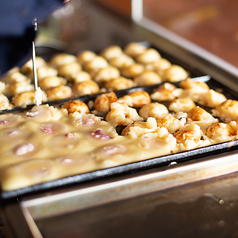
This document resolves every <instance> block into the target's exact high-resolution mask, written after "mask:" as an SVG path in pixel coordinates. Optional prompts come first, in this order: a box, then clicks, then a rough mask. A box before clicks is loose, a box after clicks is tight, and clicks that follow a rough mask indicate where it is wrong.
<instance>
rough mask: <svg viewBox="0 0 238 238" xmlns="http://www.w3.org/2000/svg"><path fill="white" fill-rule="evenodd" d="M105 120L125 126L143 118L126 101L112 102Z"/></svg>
mask: <svg viewBox="0 0 238 238" xmlns="http://www.w3.org/2000/svg"><path fill="white" fill-rule="evenodd" d="M106 121H108V122H110V123H112V125H115V126H117V125H119V126H127V125H129V124H131V123H133V122H135V121H143V118H142V117H140V116H139V115H138V113H137V111H136V109H134V108H131V107H129V106H128V105H127V104H126V103H119V102H113V103H112V104H111V110H110V111H109V112H108V114H107V115H106Z"/></svg>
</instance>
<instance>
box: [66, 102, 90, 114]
mask: <svg viewBox="0 0 238 238" xmlns="http://www.w3.org/2000/svg"><path fill="white" fill-rule="evenodd" d="M63 108H65V109H67V111H68V113H69V114H70V113H74V112H79V113H83V114H87V113H89V108H88V106H87V105H86V104H85V103H84V102H82V101H80V100H71V101H68V102H66V103H65V104H64V105H63Z"/></svg>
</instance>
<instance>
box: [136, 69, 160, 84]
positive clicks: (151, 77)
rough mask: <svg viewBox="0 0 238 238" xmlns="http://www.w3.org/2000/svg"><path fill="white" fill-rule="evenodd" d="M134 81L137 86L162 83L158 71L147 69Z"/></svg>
mask: <svg viewBox="0 0 238 238" xmlns="http://www.w3.org/2000/svg"><path fill="white" fill-rule="evenodd" d="M134 82H135V84H136V85H137V86H147V85H152V84H159V83H162V79H161V77H160V76H159V75H158V74H157V73H155V72H153V71H145V72H143V73H142V74H140V75H139V76H137V77H135V78H134Z"/></svg>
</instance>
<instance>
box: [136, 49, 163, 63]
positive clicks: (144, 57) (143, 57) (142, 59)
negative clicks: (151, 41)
mask: <svg viewBox="0 0 238 238" xmlns="http://www.w3.org/2000/svg"><path fill="white" fill-rule="evenodd" d="M160 59H161V55H160V53H159V52H158V51H157V50H155V49H152V48H149V49H145V50H144V51H143V52H142V53H140V54H138V55H136V56H135V60H136V62H138V63H141V64H149V63H153V62H156V61H158V60H160Z"/></svg>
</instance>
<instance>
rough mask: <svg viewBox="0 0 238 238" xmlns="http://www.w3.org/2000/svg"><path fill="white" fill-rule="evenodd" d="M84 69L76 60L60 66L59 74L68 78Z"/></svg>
mask: <svg viewBox="0 0 238 238" xmlns="http://www.w3.org/2000/svg"><path fill="white" fill-rule="evenodd" d="M81 70H82V66H81V65H80V64H79V63H78V62H76V61H74V62H71V63H69V64H65V65H61V66H60V67H59V68H58V75H59V76H61V77H64V78H66V79H71V78H72V77H74V76H75V75H76V74H77V73H78V72H80V71H81Z"/></svg>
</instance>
